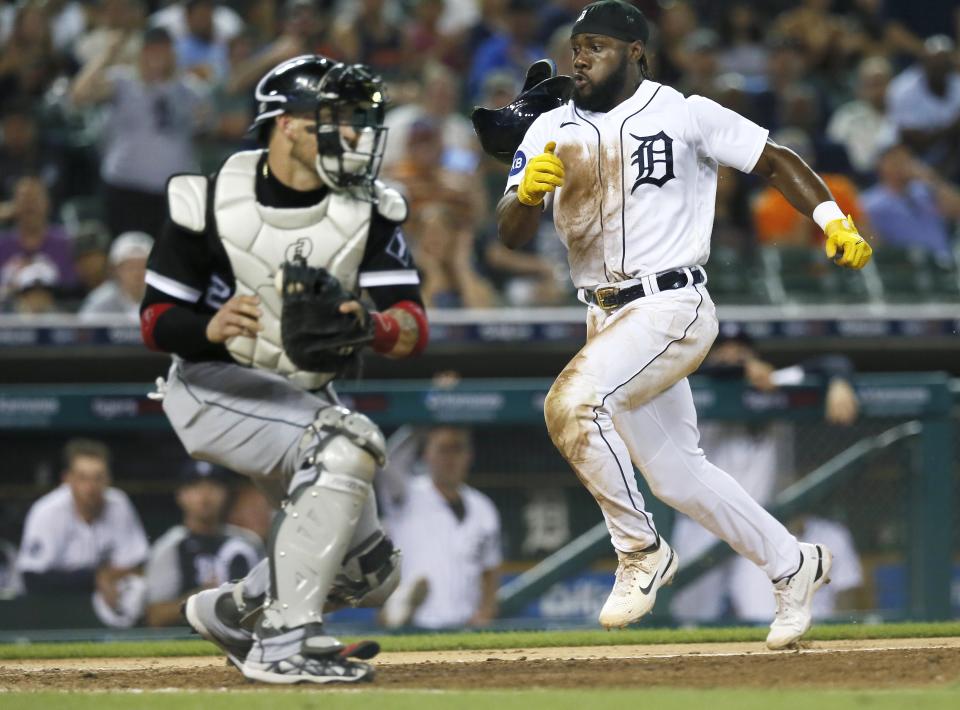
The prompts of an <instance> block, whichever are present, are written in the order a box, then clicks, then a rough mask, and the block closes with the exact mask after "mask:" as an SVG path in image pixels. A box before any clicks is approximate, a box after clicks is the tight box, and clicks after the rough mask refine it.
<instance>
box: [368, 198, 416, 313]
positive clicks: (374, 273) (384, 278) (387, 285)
mask: <svg viewBox="0 0 960 710" xmlns="http://www.w3.org/2000/svg"><path fill="white" fill-rule="evenodd" d="M357 278H358V285H359V287H360V288H361V289H366V291H367V293H369V294H370V298H371V299H373V302H374V303H375V304H376V306H377V308H378V309H380V310H386V309H387V308H389V307H390V306H392V305H394V304H395V303H399V302H400V301H413V302H414V303H417V304H419V305H421V306H422V305H423V299H422V298H421V296H420V274H419V273H418V272H417V265H416V264H415V263H414V261H413V253H412V252H411V251H410V245H409V244H407V240H406V238H405V237H404V234H403V229H402V227H401V226H400V224H399V223H397V222H393V221H391V220H389V219H387V218H386V217H383V216H381V215H379V214H374V217H373V220H372V221H371V223H370V235H369V236H368V238H367V246H366V250H365V251H364V254H363V259H362V261H361V262H360V269H359V272H358V277H357Z"/></svg>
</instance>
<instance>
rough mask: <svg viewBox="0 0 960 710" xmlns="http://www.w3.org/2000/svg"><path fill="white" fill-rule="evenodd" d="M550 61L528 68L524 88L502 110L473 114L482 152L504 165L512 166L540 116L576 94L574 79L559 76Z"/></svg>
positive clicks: (479, 110) (481, 110)
mask: <svg viewBox="0 0 960 710" xmlns="http://www.w3.org/2000/svg"><path fill="white" fill-rule="evenodd" d="M556 71H557V68H556V65H555V64H554V63H553V62H552V61H550V60H549V59H541V60H540V61H537V62H534V63H533V64H532V65H531V66H530V68H529V69H527V78H526V81H524V84H523V89H522V91H521V92H520V95H519V96H517V98H515V99H514V100H513V101H512V102H511V103H509V104H507V105H506V106H504V107H503V108H499V109H488V108H479V107H478V108H475V109H474V110H473V113H471V114H470V120H471V121H473V130H474V131H476V133H477V137H478V138H479V139H480V145H481V147H482V148H483V151H484V152H485V153H486V154H487V155H489V156H491V157H493V158H496V159H497V160H498V161H500V162H501V163H504V164H506V165H510V163H511V162H513V155H514V153H516V152H517V148H519V147H520V143H521V142H522V141H523V137H524V135H526V133H527V129H528V128H530V125H531V124H532V123H533V122H534V121H535V120H536V119H537V116H539V115H540V114H543V113H546V112H547V111H552V110H553V109H555V108H559V107H560V106H563V105H564V104H565V103H567V102H568V101H569V100H570V97H571V96H572V95H573V79H572V78H571V77H569V76H566V75H557V74H556Z"/></svg>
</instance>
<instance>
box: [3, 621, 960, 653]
mask: <svg viewBox="0 0 960 710" xmlns="http://www.w3.org/2000/svg"><path fill="white" fill-rule="evenodd" d="M766 634H767V630H766V629H765V628H757V627H731V628H704V629H644V628H634V629H624V630H622V631H602V630H595V631H594V630H589V631H581V630H577V631H498V632H493V631H489V632H483V631H479V632H459V633H449V634H411V635H407V636H382V637H380V641H381V643H382V644H383V648H384V650H385V651H456V650H470V649H475V650H493V649H507V648H547V647H554V646H618V645H632V644H637V645H640V644H665V643H700V644H702V643H719V642H724V641H733V642H737V641H746V642H750V641H756V642H760V641H763V639H764V638H765V637H766ZM936 636H960V622H957V621H950V622H939V623H903V624H875V625H868V624H838V625H823V626H817V627H814V629H813V630H812V631H811V632H810V633H809V634H808V635H807V636H806V638H807V639H809V640H811V641H833V640H843V639H891V638H931V637H936ZM347 640H349V639H347ZM215 654H217V649H216V648H215V647H214V646H213V645H212V644H209V643H207V642H206V641H202V640H196V641H111V642H104V643H38V644H3V645H0V660H15V659H31V658H130V657H152V656H156V657H161V656H209V655H215Z"/></svg>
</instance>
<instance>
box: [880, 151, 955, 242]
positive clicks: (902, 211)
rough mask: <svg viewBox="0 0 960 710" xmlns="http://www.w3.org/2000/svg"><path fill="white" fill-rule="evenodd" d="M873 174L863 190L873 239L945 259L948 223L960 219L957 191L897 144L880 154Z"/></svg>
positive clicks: (948, 236) (948, 238) (948, 234)
mask: <svg viewBox="0 0 960 710" xmlns="http://www.w3.org/2000/svg"><path fill="white" fill-rule="evenodd" d="M877 175H878V181H877V184H876V185H874V186H873V187H871V188H870V189H869V190H866V191H865V192H864V193H863V207H864V210H865V211H866V213H867V215H869V218H870V223H871V224H872V225H873V229H874V232H875V233H876V235H877V237H878V238H879V239H880V240H881V241H882V242H884V243H885V244H889V245H891V246H894V247H898V248H901V249H923V250H924V251H927V252H929V253H931V254H933V255H934V256H936V257H939V258H940V259H950V250H951V242H950V233H949V227H948V221H953V220H958V219H960V189H958V188H957V187H956V186H955V185H951V184H950V183H948V182H947V181H946V180H944V179H943V178H941V177H940V176H939V175H938V174H937V173H936V172H935V171H934V170H933V169H931V168H930V167H929V166H927V165H925V164H924V163H922V162H920V161H919V160H917V159H916V158H915V157H914V156H913V155H912V154H911V152H910V149H909V148H907V147H906V146H905V145H902V144H896V145H893V146H891V147H890V148H888V149H887V150H886V152H884V153H882V154H881V155H880V160H879V163H878V166H877Z"/></svg>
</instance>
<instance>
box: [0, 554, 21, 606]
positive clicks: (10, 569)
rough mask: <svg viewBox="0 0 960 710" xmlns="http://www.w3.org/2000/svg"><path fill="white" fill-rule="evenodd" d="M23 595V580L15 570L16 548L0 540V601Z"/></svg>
mask: <svg viewBox="0 0 960 710" xmlns="http://www.w3.org/2000/svg"><path fill="white" fill-rule="evenodd" d="M21 594H23V580H21V579H20V572H19V570H17V548H16V546H15V545H14V544H13V543H11V542H9V541H7V540H3V539H0V601H2V600H4V599H14V598H15V597H18V596H20V595H21Z"/></svg>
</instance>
